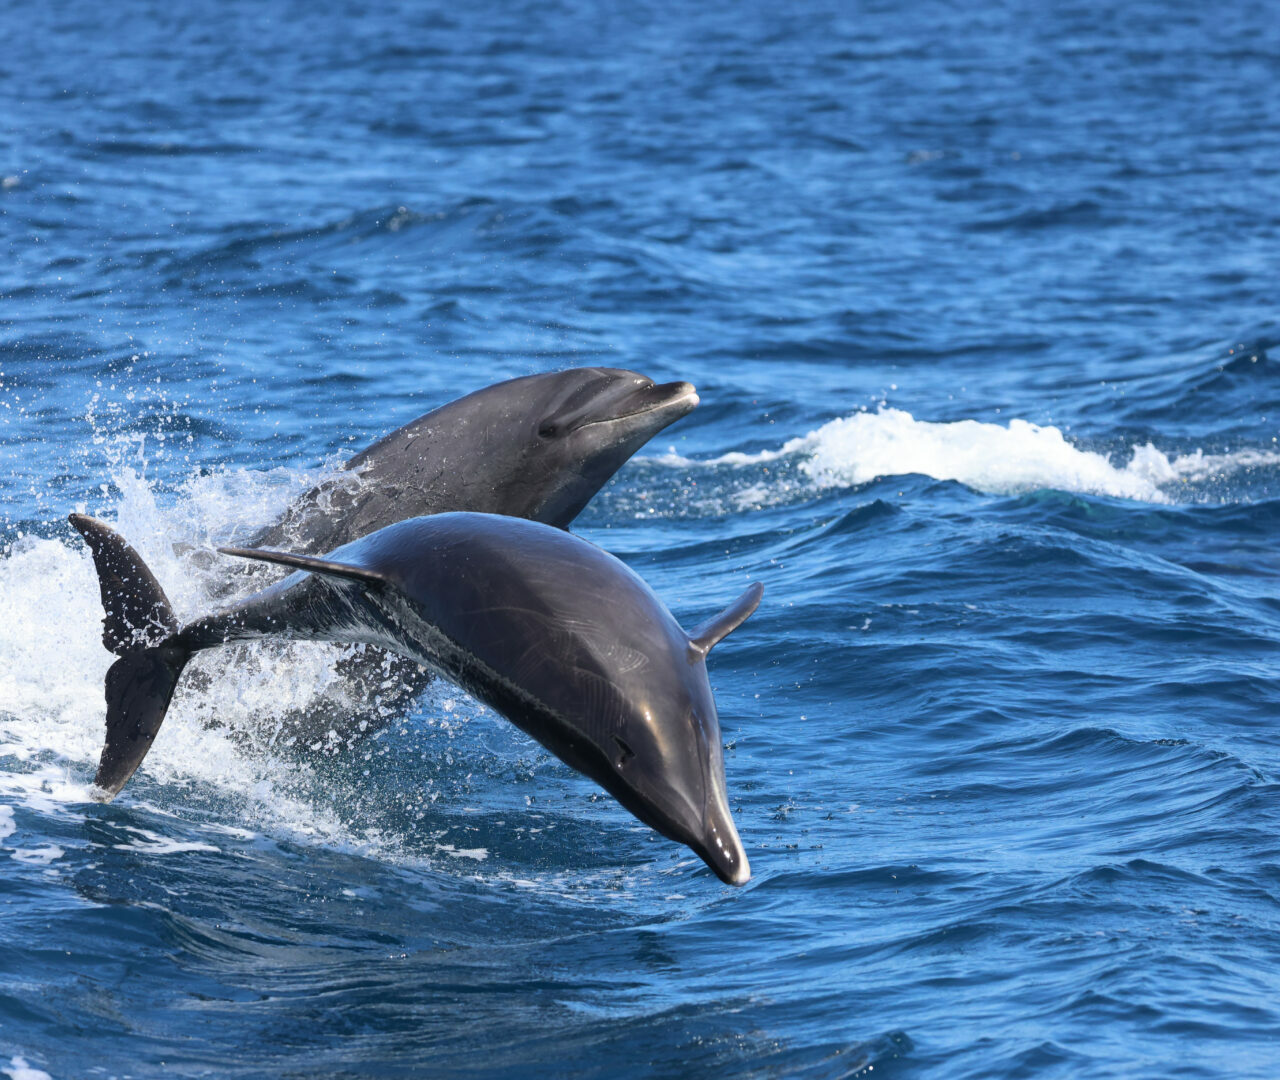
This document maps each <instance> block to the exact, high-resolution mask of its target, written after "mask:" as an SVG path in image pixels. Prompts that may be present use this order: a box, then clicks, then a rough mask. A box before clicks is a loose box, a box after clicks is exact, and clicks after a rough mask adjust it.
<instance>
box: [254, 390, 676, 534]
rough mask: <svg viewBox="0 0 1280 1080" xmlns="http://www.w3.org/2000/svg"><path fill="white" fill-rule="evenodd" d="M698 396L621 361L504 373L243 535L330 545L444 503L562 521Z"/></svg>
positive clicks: (359, 457)
mask: <svg viewBox="0 0 1280 1080" xmlns="http://www.w3.org/2000/svg"><path fill="white" fill-rule="evenodd" d="M697 404H698V394H697V391H695V390H694V388H693V386H691V385H690V384H689V383H687V382H672V383H663V384H661V385H659V384H656V383H654V381H653V380H652V379H648V378H646V377H645V376H643V375H638V374H637V373H636V372H634V371H625V370H623V369H621V368H601V367H589V368H570V369H569V370H567V371H554V372H547V373H544V374H540V375H525V376H522V377H520V378H516V379H508V380H506V381H505V382H500V383H495V384H494V385H492V386H487V387H485V388H484V389H482V390H477V391H475V392H474V393H471V394H467V395H466V396H465V397H462V398H459V399H458V400H457V401H451V402H449V403H448V404H447V405H442V406H441V407H440V408H438V409H434V410H433V411H431V412H429V413H427V414H426V415H424V416H420V417H418V418H417V419H416V420H413V421H411V422H410V423H408V424H406V425H405V426H404V427H402V428H399V429H397V430H396V431H393V432H391V434H390V435H387V436H385V437H383V438H381V439H379V440H378V441H377V442H375V443H374V444H373V445H372V446H370V447H368V448H367V449H365V450H362V451H361V452H360V453H358V454H356V456H355V457H353V458H351V459H350V460H349V461H347V462H346V463H345V465H344V466H343V468H342V470H341V472H340V474H339V475H338V476H336V477H331V478H329V479H327V480H325V481H323V482H322V483H320V484H318V485H316V486H315V487H313V488H312V489H311V490H309V491H307V492H306V493H305V494H303V495H302V496H300V497H299V498H298V499H297V500H295V501H294V502H293V503H292V504H291V505H290V506H289V508H288V509H287V510H286V511H285V513H284V514H283V515H282V517H281V518H280V519H279V520H278V521H276V522H274V523H273V524H271V525H269V526H267V527H265V528H263V529H260V530H259V531H258V532H256V533H254V534H253V535H252V536H251V537H249V538H248V539H247V540H246V541H245V543H246V545H247V546H249V547H277V546H281V545H287V546H288V547H289V549H290V550H291V551H297V552H312V553H319V552H325V551H332V550H333V549H334V548H336V547H339V546H341V545H343V544H349V543H351V541H353V540H358V539H359V538H360V537H362V536H366V535H368V534H369V533H371V532H375V531H376V530H378V529H381V528H384V527H385V526H387V525H391V524H393V523H395V522H397V521H404V520H405V519H407V518H414V517H424V516H426V515H427V514H437V513H444V512H448V511H452V510H468V511H473V512H476V513H482V514H509V515H511V516H513V517H524V518H529V519H531V520H534V521H541V522H545V523H546V524H548V525H554V526H556V527H557V528H561V529H563V528H567V527H568V526H569V523H570V522H571V521H573V519H574V518H575V517H577V516H578V514H579V513H581V512H582V509H583V508H584V507H585V506H586V505H587V503H588V502H589V501H590V500H591V498H592V496H594V495H595V493H596V492H597V491H599V490H600V488H602V487H603V486H604V485H605V483H607V482H608V480H609V478H610V477H612V476H613V474H614V473H615V472H617V471H618V469H620V468H621V467H622V466H623V464H625V463H626V461H627V459H628V458H630V457H631V455H632V454H634V453H635V452H636V451H637V450H639V449H640V447H642V446H643V445H644V444H645V443H646V442H648V441H649V440H650V439H651V438H653V436H654V435H656V434H657V433H658V432H659V431H661V430H662V429H663V428H665V427H666V426H667V425H668V424H672V423H674V422H675V421H676V420H679V419H680V418H681V417H682V416H685V415H687V414H688V413H689V412H690V411H692V410H693V408H694V407H695V406H696V405H697Z"/></svg>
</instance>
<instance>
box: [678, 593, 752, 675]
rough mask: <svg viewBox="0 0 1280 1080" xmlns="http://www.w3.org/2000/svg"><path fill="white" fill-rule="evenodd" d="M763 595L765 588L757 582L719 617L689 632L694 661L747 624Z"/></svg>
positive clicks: (715, 616)
mask: <svg viewBox="0 0 1280 1080" xmlns="http://www.w3.org/2000/svg"><path fill="white" fill-rule="evenodd" d="M763 595H764V586H763V585H761V584H760V582H758V581H757V582H755V584H753V585H752V586H751V587H750V588H749V589H747V591H746V592H744V593H743V594H742V595H741V596H739V597H738V599H736V600H735V601H734V602H733V603H732V604H730V605H729V606H728V607H727V608H725V609H724V610H723V611H722V612H720V614H719V615H713V616H711V618H709V619H708V620H707V621H706V622H702V623H699V624H698V625H697V626H695V627H694V628H693V630H691V631H690V632H689V652H690V655H691V657H692V659H694V660H698V659H701V658H702V657H704V656H706V655H707V653H709V652H710V651H711V650H712V648H713V647H714V646H715V645H717V644H719V642H720V641H722V640H723V639H724V638H726V637H728V635H729V634H731V633H733V631H735V630H736V629H738V627H739V626H741V625H742V624H743V623H744V622H746V621H747V619H749V618H750V617H751V613H752V612H753V611H755V609H756V608H758V607H759V606H760V597H762V596H763Z"/></svg>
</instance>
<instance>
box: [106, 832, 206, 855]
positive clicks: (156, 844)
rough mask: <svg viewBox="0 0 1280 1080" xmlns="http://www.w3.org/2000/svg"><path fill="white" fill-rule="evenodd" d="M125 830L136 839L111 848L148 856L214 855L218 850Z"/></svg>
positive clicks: (151, 833) (191, 842)
mask: <svg viewBox="0 0 1280 1080" xmlns="http://www.w3.org/2000/svg"><path fill="white" fill-rule="evenodd" d="M127 829H128V831H129V832H131V833H133V835H134V836H136V837H137V839H136V840H133V841H131V842H129V843H127V844H112V845H111V846H112V847H114V848H117V849H118V850H120V851H140V852H144V853H145V854H148V855H174V854H177V853H179V852H184V851H212V852H214V853H215V854H216V853H217V852H218V850H219V849H218V848H216V847H214V846H213V845H212V844H202V843H200V842H199V841H198V840H197V841H182V840H171V839H170V838H169V837H167V836H161V835H160V834H159V833H154V832H152V831H151V830H150V829H137V828H133V827H132V826H127Z"/></svg>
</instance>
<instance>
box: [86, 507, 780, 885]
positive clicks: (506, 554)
mask: <svg viewBox="0 0 1280 1080" xmlns="http://www.w3.org/2000/svg"><path fill="white" fill-rule="evenodd" d="M70 520H71V523H72V524H73V525H74V526H75V527H76V529H78V530H79V531H80V533H81V535H82V536H83V537H84V538H85V540H86V541H87V542H88V544H89V546H90V548H91V549H92V551H93V557H94V563H95V565H96V566H97V568H98V575H99V579H100V584H101V588H102V602H103V607H104V609H105V611H106V616H105V618H104V619H103V627H104V630H103V643H104V644H105V645H106V647H107V648H108V649H110V650H111V651H112V652H114V653H116V654H117V655H118V656H119V657H120V659H119V660H117V661H116V662H115V663H114V664H113V665H112V666H111V669H110V670H109V671H108V672H107V679H106V697H107V740H106V745H105V747H104V748H103V751H102V758H101V761H100V763H99V766H98V772H97V776H96V777H95V783H96V784H97V785H98V786H99V788H101V789H102V793H103V794H102V797H103V798H104V799H110V798H112V797H113V796H114V795H115V794H116V793H117V792H119V791H120V789H121V788H122V787H123V786H124V784H125V782H126V781H127V780H128V779H129V777H130V776H131V775H133V772H134V770H135V769H137V767H138V765H139V764H140V763H141V762H142V759H143V758H144V757H145V756H146V753H147V751H148V750H149V749H150V747H151V743H152V740H153V739H154V738H155V736H156V733H157V732H158V731H159V729H160V725H161V723H162V722H163V720H164V715H165V711H166V710H167V708H168V706H169V701H170V699H171V698H172V696H173V691H174V687H175V686H176V685H177V682H178V679H179V677H180V676H181V674H182V670H183V668H184V667H185V666H186V663H187V661H188V660H189V659H190V658H191V656H192V654H193V653H196V652H198V651H200V650H202V649H210V648H214V647H216V646H219V645H222V644H224V643H226V642H228V641H240V640H247V639H251V638H260V637H285V638H297V639H320V640H327V641H343V642H365V643H368V644H373V645H378V646H381V647H382V648H385V649H390V650H392V651H394V652H397V653H399V654H401V655H403V656H406V657H408V658H410V659H412V660H415V661H417V662H418V663H420V664H422V665H424V666H425V667H428V668H430V669H432V670H433V671H435V672H437V673H438V674H440V675H442V676H444V677H445V678H447V679H449V680H451V681H452V682H455V683H457V684H458V685H459V686H461V687H462V688H463V689H464V690H467V691H468V692H469V693H471V694H473V695H474V696H475V697H477V698H479V699H480V700H482V701H484V702H486V703H487V704H489V705H490V706H492V707H493V708H494V709H495V710H496V711H497V712H499V713H501V714H502V715H503V716H505V717H506V718H507V719H508V720H510V721H511V722H512V723H514V724H516V725H517V726H518V727H520V728H521V729H522V730H524V731H525V732H527V733H528V734H530V735H532V736H533V737H534V738H535V739H537V740H538V741H539V742H540V743H542V745H543V746H545V747H546V748H547V749H548V750H550V751H551V752H552V753H553V754H555V755H556V756H557V757H559V758H560V759H561V760H562V761H564V762H565V763H566V764H567V765H569V766H571V767H572V768H574V769H577V770H578V771H579V772H582V773H585V774H586V775H587V776H589V777H590V778H591V779H593V780H595V781H596V782H597V783H598V784H600V786H601V787H603V788H604V789H605V790H606V791H608V792H609V793H610V794H611V795H613V796H614V798H616V799H617V800H618V801H619V802H620V803H622V805H623V806H625V807H626V808H627V809H628V810H630V811H631V812H632V813H633V814H634V815H635V816H636V817H638V818H639V819H640V820H641V821H643V822H644V823H645V824H646V825H648V826H650V827H651V828H653V829H656V830H657V831H658V832H660V833H662V834H663V835H664V836H667V837H669V838H671V839H672V840H676V841H679V842H680V843H683V844H687V845H688V846H689V847H690V848H692V849H693V850H694V851H695V852H696V853H697V854H698V855H699V856H701V858H702V859H703V860H704V861H705V862H706V863H707V865H708V866H710V867H711V869H712V870H714V871H715V873H716V874H717V875H718V876H719V877H720V878H721V879H722V880H724V881H726V882H729V883H730V884H734V885H741V884H742V883H744V882H745V881H746V880H747V879H748V878H749V877H750V874H751V871H750V868H749V866H748V863H747V856H746V852H745V851H743V848H742V842H741V840H740V839H739V838H738V832H737V829H736V828H735V827H734V824H733V818H732V817H731V815H730V813H729V804H728V799H727V796H726V793H725V782H724V758H723V754H722V751H721V745H720V722H719V719H718V717H717V714H716V707H715V702H714V700H713V699H712V695H711V687H710V684H709V683H708V681H707V669H706V663H705V661H706V656H707V653H708V652H709V651H710V649H711V647H712V646H713V645H715V644H716V643H717V642H718V641H720V640H721V639H722V638H723V637H724V636H725V635H726V634H728V633H729V632H730V631H732V630H733V629H734V628H735V627H737V626H739V625H740V624H741V623H742V622H743V621H744V620H745V619H746V618H747V617H748V616H749V615H751V613H752V612H753V611H755V609H756V606H757V605H758V604H759V603H760V596H761V593H762V592H763V588H762V587H761V586H760V585H759V584H758V583H757V584H755V585H752V586H751V587H750V588H749V589H747V591H746V592H745V593H743V594H742V596H741V597H739V598H738V600H737V601H736V602H735V603H734V604H732V605H731V606H730V607H729V608H727V609H726V610H725V611H723V612H722V613H721V614H719V615H717V616H715V617H713V618H711V619H708V620H707V621H706V622H704V623H702V624H701V625H700V626H698V627H697V628H696V629H695V630H694V631H693V632H692V633H691V634H686V633H685V632H684V631H683V630H682V629H681V628H680V626H679V624H678V623H677V622H676V621H675V619H674V618H673V617H672V615H671V613H670V612H669V611H668V610H667V609H666V607H665V606H663V604H662V602H661V601H660V600H659V599H658V598H657V597H656V596H655V595H654V594H653V592H652V591H651V590H650V589H649V587H648V586H647V585H646V584H645V583H644V581H642V580H641V579H640V577H639V576H638V575H637V574H635V573H634V572H633V571H632V570H630V569H629V568H628V567H627V566H626V565H625V564H624V563H622V562H621V561H619V560H618V559H616V558H614V557H613V556H612V555H610V554H608V553H607V552H605V551H602V550H601V549H600V548H597V547H595V546H594V545H592V544H589V543H587V541H585V540H581V539H579V538H578V537H575V536H572V535H571V534H569V533H567V532H562V531H560V530H558V529H555V528H551V527H549V526H546V525H541V524H538V523H535V522H530V521H524V520H521V519H518V518H511V517H501V516H497V515H491V514H472V513H450V514H437V515H434V516H432V517H422V518H414V519H412V520H409V521H404V522H400V523H398V524H395V525H390V526H388V527H387V528H384V529H380V530H379V531H377V532H375V533H372V534H370V535H369V536H367V537H365V538H364V539H362V540H358V541H356V542H354V543H351V544H347V545H345V546H343V547H340V548H338V549H337V550H336V551H333V552H331V553H330V554H329V555H327V556H326V557H324V558H316V557H312V556H307V555H297V554H284V553H281V552H274V551H255V550H249V549H245V548H223V549H221V550H222V551H223V552H224V553H226V554H229V555H238V556H243V557H245V558H250V559H259V560H263V561H266V562H273V563H280V564H283V565H285V566H288V567H293V568H296V569H297V570H300V571H305V572H304V573H294V574H291V575H290V576H289V577H287V578H285V579H284V580H283V581H280V582H278V583H276V584H275V585H272V586H270V587H268V588H266V589H264V590H262V591H261V592H259V593H256V594H255V595H253V596H251V597H249V598H248V599H246V600H244V601H243V602H242V603H239V604H237V605H235V606H234V607H231V608H228V609H227V610H225V611H221V612H218V613H216V614H213V615H207V616H205V617H203V618H200V619H197V620H195V621H194V622H191V623H188V624H187V625H186V626H179V625H178V622H177V620H176V619H175V617H174V615H173V612H172V609H171V608H170V606H169V602H168V600H167V598H166V597H165V595H164V591H163V590H162V589H161V588H160V585H159V583H158V582H157V581H156V580H155V577H154V576H153V575H152V574H151V571H150V570H149V569H148V568H147V567H146V565H145V564H144V563H143V562H142V559H141V558H140V557H139V556H138V554H137V553H136V552H135V551H134V550H133V549H132V548H131V547H130V546H129V545H128V544H127V543H125V541H124V540H123V539H122V538H121V537H120V536H119V534H117V533H116V532H114V531H113V530H111V529H110V528H109V527H108V526H106V525H104V524H102V523H101V522H98V521H95V520H94V519H92V518H88V517H84V516H83V515H80V514H72V515H71V518H70Z"/></svg>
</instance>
